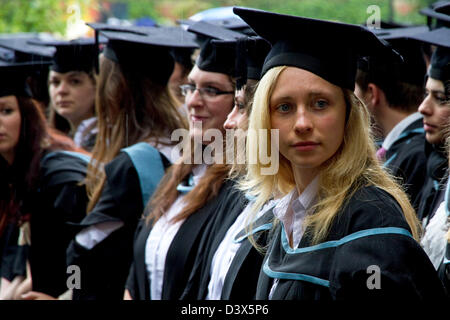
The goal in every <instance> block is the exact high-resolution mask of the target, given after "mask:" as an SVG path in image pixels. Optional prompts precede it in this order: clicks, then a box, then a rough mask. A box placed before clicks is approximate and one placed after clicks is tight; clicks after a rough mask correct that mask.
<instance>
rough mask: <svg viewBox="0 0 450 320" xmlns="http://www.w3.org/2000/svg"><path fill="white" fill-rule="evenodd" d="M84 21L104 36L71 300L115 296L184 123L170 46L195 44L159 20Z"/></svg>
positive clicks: (71, 254) (71, 260)
mask: <svg viewBox="0 0 450 320" xmlns="http://www.w3.org/2000/svg"><path fill="white" fill-rule="evenodd" d="M92 27H93V28H94V29H95V30H96V32H100V33H101V35H103V36H104V37H106V38H107V39H108V43H107V45H106V47H105V49H104V51H103V53H102V55H101V57H100V73H99V76H98V82H97V90H98V91H97V93H98V94H97V101H96V105H97V119H98V128H99V132H98V139H97V140H96V144H95V146H94V149H93V151H92V160H91V162H90V164H89V167H88V174H87V179H86V187H87V191H88V195H89V199H90V201H89V204H88V208H87V215H86V216H85V218H84V219H83V221H82V222H81V223H80V224H79V225H78V226H77V227H78V230H79V231H78V233H77V235H76V237H75V238H74V239H73V240H72V242H71V244H70V246H69V248H68V250H67V260H68V264H69V265H78V266H79V267H80V270H81V273H82V275H83V276H82V277H81V288H80V289H74V291H73V297H74V300H120V299H122V297H123V290H124V287H125V281H126V278H127V275H128V272H129V269H130V264H131V261H132V253H133V237H134V234H135V231H136V227H137V225H138V221H139V219H140V217H141V215H142V213H143V211H144V207H145V204H146V203H147V202H148V199H149V198H150V197H151V195H152V194H153V192H154V190H155V189H156V187H157V186H158V184H159V181H160V179H161V178H162V176H163V175H164V172H165V170H166V169H167V168H168V167H170V165H171V164H172V163H173V162H175V161H176V160H177V159H178V157H179V150H178V149H177V147H176V143H177V142H176V141H172V140H171V139H170V136H171V134H172V133H173V132H174V131H175V130H178V129H183V128H186V122H185V118H184V117H183V116H182V115H181V114H180V113H179V111H178V108H177V103H176V101H175V99H174V97H173V95H172V93H171V92H170V90H169V87H168V81H169V78H170V75H171V74H172V72H173V66H174V61H173V58H172V56H171V55H170V48H172V47H187V48H191V47H196V46H197V44H196V43H195V42H191V41H189V40H188V39H185V38H184V37H183V36H182V34H180V35H179V36H178V37H177V36H175V35H174V34H172V33H167V32H166V30H164V29H161V28H153V29H154V30H153V33H152V34H151V35H148V34H142V33H136V32H135V31H133V30H127V28H126V27H120V30H117V29H115V28H114V27H112V26H103V25H95V24H93V25H92Z"/></svg>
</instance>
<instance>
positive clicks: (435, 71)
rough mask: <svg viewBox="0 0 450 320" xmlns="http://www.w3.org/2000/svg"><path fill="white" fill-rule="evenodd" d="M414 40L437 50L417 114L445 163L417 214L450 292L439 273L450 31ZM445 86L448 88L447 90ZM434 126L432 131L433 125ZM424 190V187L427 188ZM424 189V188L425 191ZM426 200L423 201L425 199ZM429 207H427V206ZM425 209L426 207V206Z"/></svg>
mask: <svg viewBox="0 0 450 320" xmlns="http://www.w3.org/2000/svg"><path fill="white" fill-rule="evenodd" d="M413 39H415V40H418V41H420V42H425V43H428V44H431V45H434V46H437V48H436V49H435V51H434V52H433V54H432V57H431V65H430V69H429V70H428V79H427V83H426V91H427V96H426V97H425V100H424V101H423V103H422V104H421V106H420V108H419V110H421V112H422V113H423V114H424V124H425V128H426V132H427V139H429V140H430V141H434V142H435V143H436V142H437V143H439V144H442V148H443V149H444V151H445V152H444V155H445V159H446V163H445V165H444V164H443V165H442V166H443V170H444V169H445V172H444V173H443V174H444V178H443V179H441V180H440V181H439V185H438V187H437V188H436V189H437V190H436V191H435V195H434V198H433V199H432V200H433V202H428V203H426V204H422V207H421V208H422V210H421V211H420V213H421V215H422V216H423V221H422V222H423V225H424V235H423V238H422V239H421V244H422V247H423V248H424V250H425V252H426V253H427V254H428V256H429V258H430V260H431V262H432V263H433V266H434V267H435V269H436V270H439V269H441V270H440V271H439V274H440V276H441V280H442V281H443V282H444V284H446V287H447V291H449V290H450V287H449V285H448V284H449V282H448V278H447V277H446V276H445V273H444V272H442V270H443V269H444V267H443V266H442V264H443V261H444V260H445V250H446V244H447V236H446V234H447V232H448V230H449V219H448V212H449V211H448V205H449V204H448V199H449V198H448V197H449V183H448V178H447V175H448V161H449V157H448V150H449V147H450V145H449V124H450V114H449V110H450V92H449V88H448V83H449V82H450V29H449V28H446V27H441V28H438V29H434V30H432V31H429V32H425V33H422V34H419V35H414V37H413ZM446 84H447V87H446ZM433 124H434V125H435V126H434V127H432V125H433ZM441 141H442V143H440V142H441ZM426 186H427V185H426ZM426 186H425V187H426ZM425 199H426V198H425ZM430 203H431V204H432V206H430V205H429V204H430ZM427 205H428V206H427Z"/></svg>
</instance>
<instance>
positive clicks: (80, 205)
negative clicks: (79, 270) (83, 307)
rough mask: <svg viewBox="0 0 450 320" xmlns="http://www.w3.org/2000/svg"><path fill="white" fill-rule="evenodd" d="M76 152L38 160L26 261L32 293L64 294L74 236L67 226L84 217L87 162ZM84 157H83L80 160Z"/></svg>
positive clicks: (58, 153) (62, 153)
mask: <svg viewBox="0 0 450 320" xmlns="http://www.w3.org/2000/svg"><path fill="white" fill-rule="evenodd" d="M76 155H77V154H76V153H68V152H64V151H59V152H52V153H49V154H47V156H45V157H44V158H43V159H42V161H41V174H40V178H39V187H38V190H37V192H36V194H35V195H34V197H33V199H31V200H30V201H31V203H32V207H30V208H31V219H30V230H31V246H30V249H29V262H30V269H31V274H32V278H33V290H34V291H39V292H44V293H46V294H49V295H51V296H54V297H58V296H59V295H60V294H62V293H64V292H65V291H67V289H68V288H67V284H66V281H67V265H66V249H67V246H68V245H69V242H70V241H71V240H72V238H73V237H74V236H75V230H74V229H73V228H72V226H71V225H69V223H77V222H80V221H81V220H82V219H83V217H85V215H86V204H87V201H88V199H87V196H86V190H85V188H84V185H80V182H82V181H83V180H84V178H85V176H86V170H87V163H88V162H87V161H88V159H82V158H80V157H78V156H76ZM83 158H84V157H83Z"/></svg>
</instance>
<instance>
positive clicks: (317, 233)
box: [240, 66, 420, 244]
mask: <svg viewBox="0 0 450 320" xmlns="http://www.w3.org/2000/svg"><path fill="white" fill-rule="evenodd" d="M286 68H287V67H286V66H281V67H275V68H273V69H270V70H269V71H268V72H267V73H266V74H265V75H264V77H263V78H262V79H261V81H260V83H259V86H258V88H257V90H256V92H255V97H254V101H253V111H252V113H251V115H250V121H249V129H250V130H258V129H267V130H270V129H271V121H270V111H269V101H270V97H271V95H272V92H273V90H274V88H275V85H276V83H277V80H278V78H279V76H280V74H281V73H282V72H283V71H284V70H285V69H286ZM343 92H344V97H345V100H346V103H347V109H348V118H347V122H346V126H345V133H344V139H343V142H342V144H341V146H340V147H339V149H338V151H337V152H336V154H335V155H334V156H333V157H332V158H330V159H328V160H327V161H326V162H325V163H324V164H322V170H321V173H320V176H319V185H320V187H319V192H318V194H319V202H318V203H317V204H316V205H315V206H314V208H313V210H314V214H312V215H309V216H308V217H307V219H306V220H305V227H309V230H311V236H312V242H313V243H314V244H316V243H319V242H321V241H323V240H324V239H325V238H326V236H327V235H328V232H329V230H330V227H331V225H332V223H333V221H334V219H335V218H336V215H337V214H338V212H339V210H340V209H341V208H342V207H343V205H344V202H345V200H346V199H348V198H349V197H350V196H351V195H352V194H353V193H354V192H355V191H356V190H357V189H358V188H360V187H363V186H367V185H373V186H376V187H379V188H380V189H382V190H385V191H386V192H387V193H389V194H390V195H391V196H392V197H394V198H395V200H396V201H397V202H398V203H399V205H400V207H401V208H402V210H403V214H404V216H405V219H406V221H407V223H408V225H409V226H410V228H411V232H412V235H413V237H414V238H415V239H416V240H418V239H419V237H420V224H419V221H418V219H417V217H416V214H415V211H414V209H413V207H412V206H411V204H410V202H409V199H408V197H407V195H406V194H405V192H404V191H403V190H402V189H401V187H400V186H399V185H398V184H397V182H396V181H395V180H394V179H393V178H392V177H391V176H389V174H388V173H386V172H385V171H384V170H383V168H382V167H381V165H380V163H379V162H378V160H377V158H376V155H375V147H374V142H373V139H372V134H371V130H370V124H369V113H368V110H367V108H366V107H365V106H364V104H363V103H362V102H361V101H360V100H359V99H358V98H357V97H356V96H355V95H354V93H353V92H351V91H350V90H348V89H343ZM247 138H248V141H247V154H248V152H249V150H248V148H249V146H251V145H258V141H255V139H257V138H256V137H254V136H253V137H252V136H250V135H249V136H248V137H247ZM267 143H268V145H267V147H266V148H267V149H266V150H271V146H270V139H268V141H267ZM259 147H260V146H258V148H259ZM279 158H280V159H279V170H278V172H277V173H276V174H274V175H262V174H261V169H262V168H263V167H265V165H263V164H262V163H260V161H259V158H258V160H257V163H256V164H247V175H246V176H245V178H244V179H243V180H242V181H241V184H240V185H241V188H242V189H243V190H244V191H246V192H249V193H251V194H252V195H254V196H255V197H256V201H255V205H254V208H253V212H254V213H256V212H257V211H258V210H259V209H260V208H261V207H262V205H263V204H264V203H266V202H267V201H268V200H269V199H270V198H271V197H273V195H274V193H276V194H282V195H286V194H287V193H289V192H290V191H291V190H292V189H293V188H294V187H295V181H294V175H293V171H292V167H291V164H290V162H289V161H288V160H287V159H286V158H285V157H283V156H282V155H281V154H280V155H279ZM269 165H270V164H269ZM266 166H267V165H266Z"/></svg>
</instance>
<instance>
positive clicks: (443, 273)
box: [438, 243, 450, 292]
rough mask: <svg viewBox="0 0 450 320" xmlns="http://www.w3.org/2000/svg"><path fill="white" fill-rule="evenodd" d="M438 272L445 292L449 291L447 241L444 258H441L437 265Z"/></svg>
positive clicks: (449, 247) (449, 258) (448, 252)
mask: <svg viewBox="0 0 450 320" xmlns="http://www.w3.org/2000/svg"><path fill="white" fill-rule="evenodd" d="M438 274H439V278H440V279H441V281H442V283H443V284H444V286H445V288H446V289H447V292H450V243H447V247H446V249H445V255H444V259H442V262H441V265H440V266H439V269H438Z"/></svg>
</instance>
